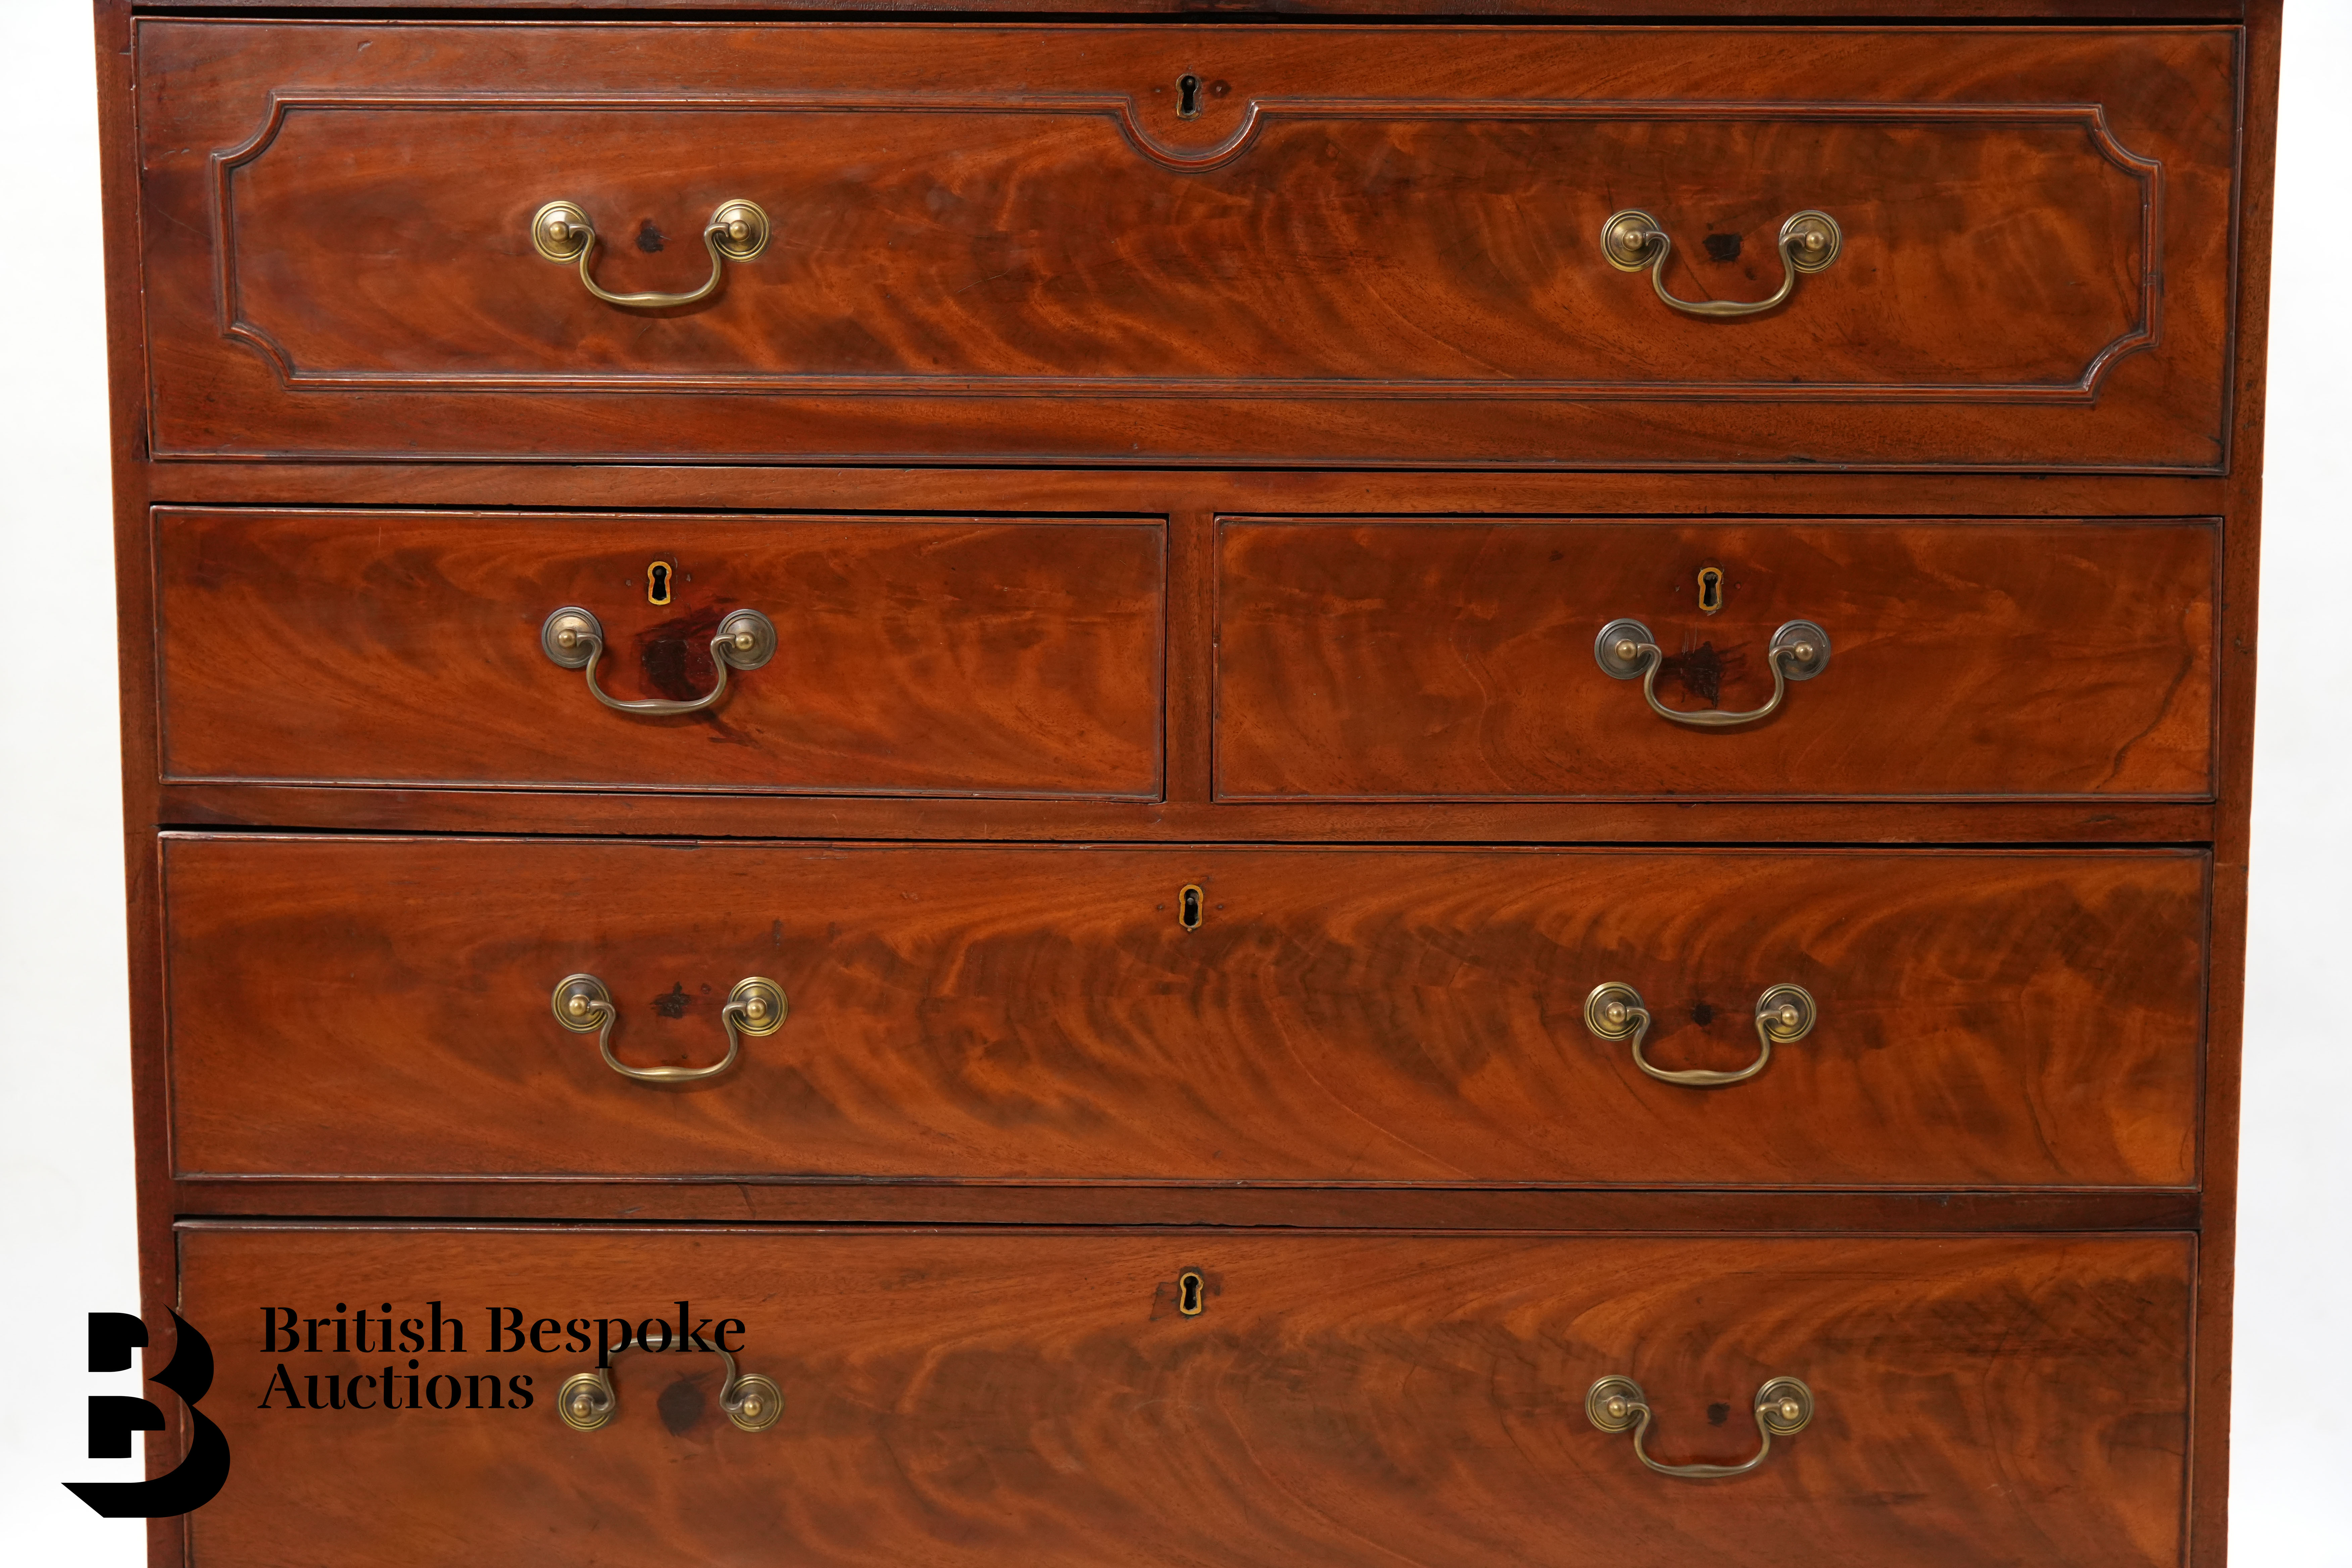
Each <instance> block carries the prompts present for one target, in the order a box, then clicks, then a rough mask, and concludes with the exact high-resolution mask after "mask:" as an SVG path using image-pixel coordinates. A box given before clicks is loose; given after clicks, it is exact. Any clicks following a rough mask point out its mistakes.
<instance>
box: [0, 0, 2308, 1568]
mask: <svg viewBox="0 0 2352 1568" xmlns="http://www.w3.org/2000/svg"><path fill="white" fill-rule="evenodd" d="M92 60H93V55H92V45H91V34H90V22H89V9H88V7H87V6H86V5H82V4H80V3H79V0H0V113H5V116H6V129H5V134H0V146H5V147H7V148H8V149H9V150H10V157H9V160H8V168H7V174H6V177H5V191H6V197H7V205H8V210H9V219H8V222H7V225H6V231H5V232H6V238H5V242H0V322H5V326H0V342H5V353H6V374H5V377H0V522H4V523H5V539H0V574H5V576H4V577H0V1347H5V1352H0V1353H4V1354H5V1366H6V1373H5V1379H0V1555H5V1557H6V1559H7V1561H9V1562H10V1563H20V1564H26V1565H27V1568H34V1565H47V1564H53V1563H54V1564H73V1565H76V1568H80V1565H88V1568H108V1565H113V1564H120V1565H123V1568H129V1565H131V1564H133V1563H139V1562H141V1561H142V1558H141V1555H140V1550H141V1542H142V1530H141V1527H140V1526H139V1525H137V1524H135V1523H132V1522H130V1521H101V1520H99V1519H98V1518H97V1517H96V1516H94V1515H92V1514H91V1513H89V1511H88V1510H85V1509H84V1508H83V1507H82V1505H81V1504H80V1503H79V1501H77V1500H75V1499H74V1498H73V1496H72V1495H71V1494H70V1493H68V1492H67V1491H66V1490H65V1489H64V1488H63V1487H61V1486H59V1485H58V1482H59V1481H61V1480H64V1479H131V1478H132V1477H133V1476H135V1474H136V1473H137V1467H136V1464H135V1462H133V1461H128V1460H113V1461H105V1460H92V1459H89V1458H84V1457H83V1444H84V1431H83V1426H82V1419H83V1414H82V1413H83V1405H82V1401H83V1398H84V1396H85V1395H87V1394H91V1393H95V1392H112V1393H121V1394H132V1393H137V1392H139V1390H138V1388H137V1386H136V1383H137V1374H136V1373H120V1374H117V1375H115V1376H113V1377H110V1378H104V1379H94V1378H92V1377H90V1376H89V1374H88V1373H85V1372H83V1371H82V1342H83V1314H84V1313H86V1312H89V1311H92V1310H121V1311H135V1310H137V1308H138V1289H137V1276H136V1271H135V1259H134V1250H133V1237H132V1228H131V1213H132V1200H131V1078H130V1071H129V1066H128V1048H129V1047H128V1043H127V1038H126V1034H125V1023H124V1002H123V996H124V984H125V979H124V975H125V969H124V964H125V960H124V955H123V915H122V857H121V809H120V806H119V805H118V799H117V791H118V780H119V776H120V774H119V762H118V758H117V754H116V739H115V737H116V703H115V687H114V679H115V677H114V642H113V604H114V590H113V563H112V552H111V546H110V530H111V522H110V512H109V510H108V490H107V487H108V475H107V414H106V398H105V343H104V339H103V336H102V332H101V311H102V304H101V300H100V281H99V239H100V233H101V231H102V230H103V228H104V226H105V225H106V224H107V222H108V221H109V220H110V219H119V218H122V217H124V216H126V215H124V214H121V213H104V212H101V211H100V202H99V188H98V132H97V121H96V110H95V107H94V105H95V85H94V72H93V65H92ZM2347 82H2352V4H2347V3H2345V0H2294V3H2293V4H2291V5H2290V14H2289V16H2288V19H2287V36H2286V64H2285V85H2284V108H2283V110H2282V112H2281V121H2282V123H2281V131H2280V138H2279V142H2280V145H2279V182H2278V233H2277V242H2276V246H2277V247H2276V267H2277V273H2276V280H2275V289H2274V293H2273V302H2272V320H2273V333H2272V339H2271V397H2270V449H2269V480H2268V495H2267V498H2266V506H2267V516H2266V517H2265V519H2264V524H2263V526H2264V535H2265V537H2264V540H2263V625H2262V656H2263V662H2262V687H2261V710H2260V717H2259V729H2258V732H2257V740H2256V746H2255V756H2256V772H2255V797H2254V861H2253V896H2254V904H2253V921H2252V941H2251V952H2250V955H2249V956H2250V961H2251V962H2250V963H2249V994H2248V997H2247V1005H2246V1089H2245V1142H2244V1152H2243V1173H2244V1192H2243V1198H2242V1203H2243V1208H2242V1218H2241V1223H2242V1236H2241V1242H2240V1252H2239V1274H2238V1279H2239V1294H2238V1363H2237V1404H2236V1449H2235V1457H2234V1465H2233V1473H2234V1477H2235V1479H2234V1482H2233V1484H2232V1488H2231V1544H2232V1549H2233V1553H2234V1556H2235V1560H2236V1562H2237V1563H2238V1564H2240V1568H2316V1565H2320V1564H2326V1565H2328V1568H2336V1565H2342V1564H2352V1479H2347V1475H2352V1386H2347V1384H2344V1383H2342V1382H2340V1381H2339V1380H2338V1378H2337V1376H2336V1374H2337V1373H2338V1372H2339V1371H2340V1370H2341V1367H2342V1358H2343V1354H2344V1347H2345V1346H2346V1345H2347V1344H2352V1220H2347V1214H2352V1049H2347V1047H2352V1030H2347V1026H2346V1021H2345V1020H2346V1013H2347V1005H2352V996H2347V991H2346V984H2347V979H2352V975H2347V967H2346V965H2345V963H2344V960H2343V953H2344V952H2345V949H2346V947H2347V943H2352V919H2347V913H2346V908H2345V904H2346V897H2347V881H2352V829H2347V813H2346V811H2345V810H2344V809H2343V804H2344V797H2345V795H2346V794H2347V791H2352V742H2347V731H2352V635H2347V631H2346V630H2345V629H2342V628H2344V627H2345V626H2352V519H2347V506H2346V503H2347V497H2352V396H2347V390H2346V389H2347V384H2352V306H2348V305H2347V300H2352V264H2347V259H2346V258H2352V180H2347V176H2346V174H2345V169H2346V163H2345V161H2344V156H2343V142H2344V132H2343V129H2342V118H2343V115H2344V113H2345V110H2346V101H2345V95H2346V84H2347ZM164 1397H165V1398H167V1399H168V1397H169V1396H168V1395H165V1396H164ZM1563 1418H1565V1416H1563ZM2050 1568H2060V1565H2057V1564H2052V1565H2050Z"/></svg>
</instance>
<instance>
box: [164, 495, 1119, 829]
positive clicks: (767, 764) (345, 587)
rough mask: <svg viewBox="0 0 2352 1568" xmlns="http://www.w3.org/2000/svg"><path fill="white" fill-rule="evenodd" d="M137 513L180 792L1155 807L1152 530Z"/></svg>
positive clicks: (168, 741) (929, 521) (827, 521)
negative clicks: (761, 794) (952, 800)
mask: <svg viewBox="0 0 2352 1568" xmlns="http://www.w3.org/2000/svg"><path fill="white" fill-rule="evenodd" d="M154 521H155V539H156V549H155V561H156V564H155V580H156V600H157V605H156V613H157V617H158V620H159V622H160V625H161V632H160V640H159V664H160V669H159V674H158V679H157V687H158V690H159V693H160V705H161V709H162V719H163V722H162V731H163V773H164V776H165V777H167V778H170V779H173V780H194V779H210V780H259V781H267V782H271V783H285V782H313V783H331V784H408V785H415V784H424V785H432V784H445V785H499V784H513V785H519V786H530V787H545V786H556V787H562V786H567V785H570V786H583V787H622V788H629V787H637V788H647V789H663V790H735V791H768V792H777V793H786V792H795V793H809V794H861V795H1087V796H1097V797H1100V796H1126V797H1141V798H1150V797H1156V796H1157V795H1159V794H1160V736H1161V703H1160V641H1161V627H1162V626H1163V624H1164V615H1163V609H1162V599H1163V592H1162V587H1163V575H1164V573H1163V565H1164V560H1165V534H1164V530H1163V529H1162V527H1161V525H1160V524H1159V523H1158V522H1132V521H1130V522H1118V521H1106V522H1090V521H1079V522H1060V521H1004V520H990V521H975V520H971V519H962V518H904V519H893V520H883V521H877V520H872V519H862V520H860V519H840V518H812V517H793V518H777V517H711V516H699V517H698V516H676V515H663V516H642V517H613V516H595V517H579V516H547V515H515V514H486V513H474V512H425V513H418V512H350V513H331V512H312V511H284V512H281V511H247V510H229V511H199V510H179V509H174V508H169V507H165V508H158V509H157V510H156V511H155V514H154Z"/></svg>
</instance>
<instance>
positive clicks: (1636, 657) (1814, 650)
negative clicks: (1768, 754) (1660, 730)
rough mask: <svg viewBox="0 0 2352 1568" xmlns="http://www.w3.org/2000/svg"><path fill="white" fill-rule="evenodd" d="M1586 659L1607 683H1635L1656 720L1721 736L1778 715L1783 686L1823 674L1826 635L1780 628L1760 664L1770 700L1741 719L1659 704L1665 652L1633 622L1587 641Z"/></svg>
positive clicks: (1797, 624) (1795, 625)
mask: <svg viewBox="0 0 2352 1568" xmlns="http://www.w3.org/2000/svg"><path fill="white" fill-rule="evenodd" d="M1592 658H1593V661H1594V662H1595V663H1597V664H1599V665H1600V666H1601V670H1602V672H1603V673H1604V674H1606V675H1608V676H1609V678H1610V679H1612V680H1631V679H1633V678H1634V677H1635V676H1639V677H1641V678H1642V699H1643V701H1645V702H1647V703H1648V704H1649V705H1650V711H1651V712H1653V713H1655V714H1656V715H1657V716H1658V717H1659V718H1661V719H1670V720H1672V721H1674V722H1675V723H1677V724H1687V725H1688V726H1690V727H1691V728H1692V729H1694V730H1727V729H1730V728H1731V727H1733V726H1734V725H1738V724H1753V723H1755V722H1756V721H1758V720H1759V719H1769V718H1770V717H1771V716H1772V715H1773V714H1775V713H1778V712H1779V711H1780V704H1781V702H1782V701H1783V700H1786V699H1787V697H1788V695H1789V682H1790V681H1792V680H1811V679H1812V678H1813V677H1815V676H1816V675H1819V674H1820V673H1821V672H1822V670H1824V669H1827V668H1829V667H1830V634H1829V633H1827V632H1825V631H1823V630H1822V628H1821V627H1820V626H1815V625H1814V624H1813V623H1812V622H1811V621H1789V622H1785V623H1783V624H1782V626H1780V630H1778V631H1776V632H1774V633H1773V634H1772V640H1771V641H1770V642H1769V644H1767V645H1766V646H1765V649H1764V662H1765V663H1767V664H1769V665H1770V666H1771V667H1772V695H1771V696H1770V697H1769V698H1768V699H1767V700H1765V702H1764V705H1763V706H1762V707H1760V708H1750V709H1748V710H1747V711H1746V712H1744V713H1727V712H1725V711H1723V710H1721V709H1719V708H1708V709H1703V710H1698V711H1696V712H1693V711H1688V710H1684V709H1680V708H1669V707H1667V706H1666V705H1665V704H1664V703H1663V702H1661V701H1659V700H1658V671H1659V670H1660V669H1661V668H1664V665H1665V662H1666V655H1665V650H1664V648H1661V647H1659V646H1658V640H1657V638H1655V637H1653V636H1651V635H1650V628H1649V627H1647V626H1643V624H1642V623H1641V622H1639V621H1633V620H1619V621H1612V622H1610V623H1609V624H1608V625H1607V626H1603V627H1601V635H1600V636H1599V637H1595V638H1593V639H1592Z"/></svg>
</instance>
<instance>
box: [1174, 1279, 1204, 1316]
mask: <svg viewBox="0 0 2352 1568" xmlns="http://www.w3.org/2000/svg"><path fill="white" fill-rule="evenodd" d="M1208 1305H1209V1300H1208V1295H1207V1288H1206V1287H1205V1286H1204V1285H1203V1284H1202V1279H1201V1271H1200V1270H1199V1269H1197V1268H1187V1269H1186V1270H1184V1272H1183V1273H1181V1274H1179V1275H1178V1276H1176V1311H1177V1313H1178V1315H1179V1316H1181V1317H1186V1318H1197V1317H1199V1316H1200V1315H1201V1313H1202V1311H1203V1310H1206V1308H1207V1307H1208Z"/></svg>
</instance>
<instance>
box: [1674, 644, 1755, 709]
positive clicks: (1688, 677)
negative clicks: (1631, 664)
mask: <svg viewBox="0 0 2352 1568" xmlns="http://www.w3.org/2000/svg"><path fill="white" fill-rule="evenodd" d="M1747 663H1748V660H1747V658H1746V657H1745V656H1743V655H1742V654H1741V653H1740V651H1739V649H1738V648H1737V647H1727V648H1724V649H1721V650H1720V651H1718V650H1717V647H1716V646H1715V645H1714V644H1713V643H1711V642H1703V643H1701V644H1699V645H1698V647H1691V648H1685V649H1684V650H1683V651H1682V652H1680V653H1670V654H1668V655H1666V657H1665V658H1663V659H1661V660H1660V661H1659V663H1658V673H1659V674H1660V675H1661V676H1664V677H1665V678H1666V679H1671V680H1675V681H1679V682H1680V683H1681V684H1682V689H1684V690H1685V691H1687V692H1688V693H1690V694H1691V695H1692V696H1693V697H1697V698H1702V699H1704V700H1706V701H1707V702H1709V703H1719V702H1721V701H1722V700H1723V682H1724V680H1725V679H1726V678H1727V677H1736V676H1738V674H1739V672H1740V671H1741V670H1742V669H1743V668H1746V666H1747Z"/></svg>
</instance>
